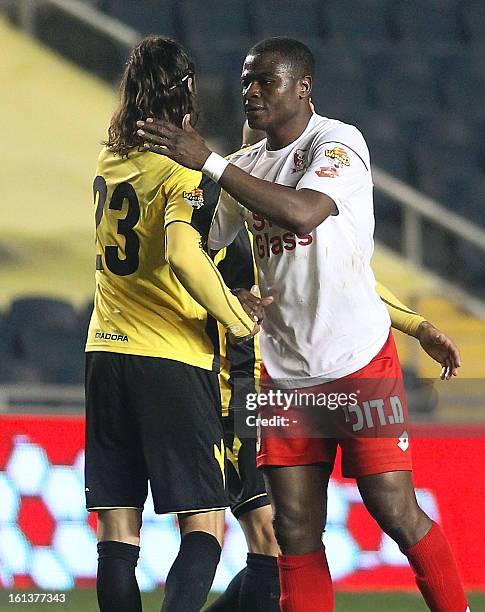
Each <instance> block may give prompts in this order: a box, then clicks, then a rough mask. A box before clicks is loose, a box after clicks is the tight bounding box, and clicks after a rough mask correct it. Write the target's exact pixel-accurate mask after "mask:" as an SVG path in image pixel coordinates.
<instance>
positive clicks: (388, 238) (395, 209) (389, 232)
mask: <svg viewBox="0 0 485 612" xmlns="http://www.w3.org/2000/svg"><path fill="white" fill-rule="evenodd" d="M374 215H375V220H376V226H375V237H376V239H377V240H379V241H380V242H382V243H383V244H385V245H387V246H388V247H390V248H392V249H394V250H396V251H398V252H400V251H401V248H402V246H401V243H402V231H401V223H402V209H401V207H400V206H399V204H398V203H397V202H396V201H395V200H393V199H392V198H390V197H389V196H387V195H386V194H384V193H382V191H379V190H375V191H374Z"/></svg>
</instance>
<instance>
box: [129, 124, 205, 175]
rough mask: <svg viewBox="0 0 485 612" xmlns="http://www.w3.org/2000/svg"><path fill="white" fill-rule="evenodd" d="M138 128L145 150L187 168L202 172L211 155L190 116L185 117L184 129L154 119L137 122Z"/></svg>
mask: <svg viewBox="0 0 485 612" xmlns="http://www.w3.org/2000/svg"><path fill="white" fill-rule="evenodd" d="M136 126H137V134H138V136H140V138H142V139H143V148H144V149H146V150H147V151H151V152H152V153H157V154H158V155H165V156H166V157H169V158H170V159H173V160H174V161H176V162H177V163H179V164H181V165H182V166H186V167H187V168H192V169H193V170H201V169H202V166H203V165H204V163H205V161H206V160H207V158H208V157H209V155H210V154H211V150H210V149H209V148H208V147H207V145H206V144H205V142H204V139H203V138H202V137H201V136H200V134H199V133H198V132H197V131H196V130H194V128H193V127H192V125H191V123H190V115H185V117H184V120H183V124H182V126H183V127H182V128H179V127H177V126H176V125H174V124H173V123H169V122H168V121H162V120H161V119H155V118H153V117H148V118H147V119H146V120H145V121H137V122H136Z"/></svg>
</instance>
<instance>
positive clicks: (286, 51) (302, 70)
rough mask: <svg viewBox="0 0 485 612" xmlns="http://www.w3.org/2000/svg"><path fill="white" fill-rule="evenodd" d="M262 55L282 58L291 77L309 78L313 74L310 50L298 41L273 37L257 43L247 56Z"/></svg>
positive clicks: (313, 64)
mask: <svg viewBox="0 0 485 612" xmlns="http://www.w3.org/2000/svg"><path fill="white" fill-rule="evenodd" d="M263 53H275V54H277V55H279V56H280V57H282V58H283V59H284V60H286V61H287V62H288V64H289V65H290V66H291V70H292V73H293V76H294V77H296V78H298V79H299V78H301V77H304V76H311V77H313V74H314V72H315V58H314V57H313V53H312V52H311V51H310V49H309V48H308V47H307V46H306V45H304V44H303V43H302V42H300V41H299V40H295V39H294V38H286V37H285V36H275V37H274V38H266V39H265V40H262V41H261V42H258V43H257V44H256V45H254V47H251V49H249V51H248V53H247V55H262V54H263Z"/></svg>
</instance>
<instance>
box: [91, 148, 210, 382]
mask: <svg viewBox="0 0 485 612" xmlns="http://www.w3.org/2000/svg"><path fill="white" fill-rule="evenodd" d="M93 191H94V205H95V218H96V252H97V255H96V291H95V300H94V311H93V315H92V318H91V322H90V325H89V331H88V338H87V343H86V351H111V352H117V353H128V354H133V355H146V356H152V357H163V358H167V359H173V360H176V361H181V362H184V363H187V364H189V365H194V366H198V367H201V368H204V369H216V370H217V369H218V368H219V363H218V355H219V343H218V339H217V325H216V322H215V320H214V319H212V317H210V316H209V315H208V314H207V311H206V310H205V309H204V308H203V307H202V306H200V305H199V304H198V303H197V302H196V301H195V300H194V299H193V298H192V297H191V295H190V294H189V293H188V292H187V290H186V289H185V288H184V287H183V286H182V284H181V283H180V282H179V280H178V279H177V277H176V276H175V274H174V272H173V270H172V269H171V268H170V266H169V264H168V263H167V261H166V258H165V249H166V244H165V230H166V228H167V226H168V225H169V224H170V223H172V222H174V221H182V222H185V223H188V224H190V225H192V226H194V227H195V228H196V229H198V227H197V224H198V222H200V221H203V225H204V226H205V225H207V220H205V219H204V216H205V215H207V213H206V212H205V211H204V208H205V206H202V205H203V204H204V203H206V204H209V206H207V209H208V210H210V211H211V212H210V213H209V214H212V211H213V207H214V206H215V203H216V201H217V199H218V196H219V188H218V186H217V185H216V184H215V183H213V182H212V181H209V180H208V179H206V178H205V177H204V176H203V175H202V173H201V172H198V171H195V170H189V169H187V168H184V167H182V166H180V165H179V164H177V163H176V162H174V161H172V160H170V159H169V158H166V157H161V156H159V155H155V154H153V153H149V152H146V151H136V150H134V151H133V152H132V153H130V156H129V157H128V158H121V157H120V156H115V155H113V153H111V152H110V151H109V150H108V149H107V148H104V149H103V150H102V151H101V154H100V156H99V159H98V165H97V170H96V178H95V180H94V185H93ZM209 218H210V217H209ZM211 338H212V339H211Z"/></svg>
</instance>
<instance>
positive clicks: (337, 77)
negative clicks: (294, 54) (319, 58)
mask: <svg viewBox="0 0 485 612" xmlns="http://www.w3.org/2000/svg"><path fill="white" fill-rule="evenodd" d="M312 100H313V102H314V104H315V108H316V109H317V111H318V112H319V114H321V115H324V116H326V117H331V118H335V119H340V120H342V121H352V119H353V117H355V116H356V115H358V113H359V111H361V112H362V109H366V108H369V95H368V90H367V83H366V82H365V80H364V78H363V75H362V74H358V75H355V76H354V77H350V76H347V75H345V74H342V73H341V72H339V70H338V66H337V67H335V66H332V68H330V67H329V66H326V65H325V64H324V63H320V64H318V65H317V69H316V73H315V80H314V84H313V89H312Z"/></svg>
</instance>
